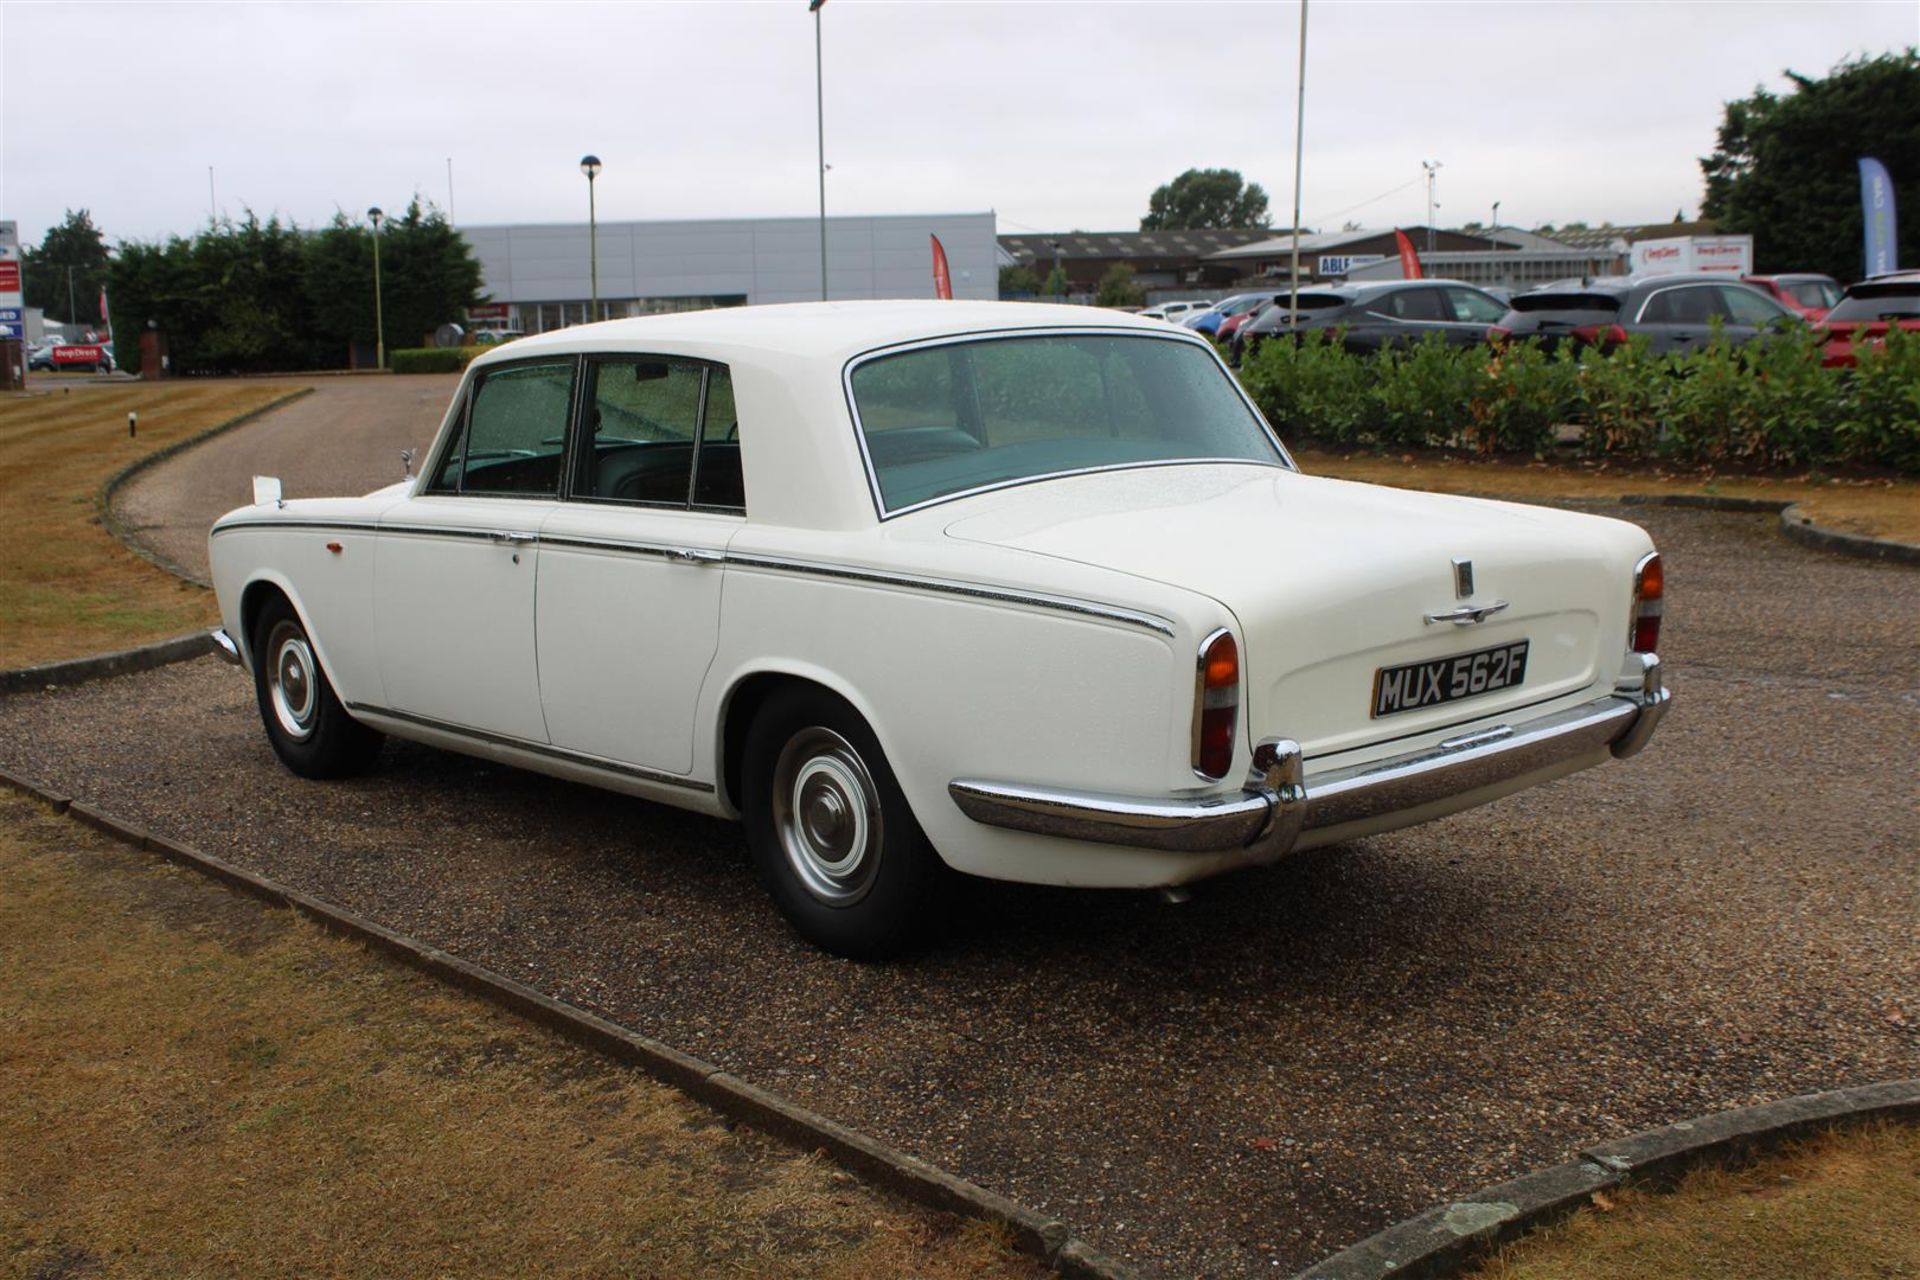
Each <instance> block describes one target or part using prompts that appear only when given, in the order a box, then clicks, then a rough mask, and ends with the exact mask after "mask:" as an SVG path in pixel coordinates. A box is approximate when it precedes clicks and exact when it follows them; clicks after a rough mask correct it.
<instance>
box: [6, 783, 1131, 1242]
mask: <svg viewBox="0 0 1920 1280" xmlns="http://www.w3.org/2000/svg"><path fill="white" fill-rule="evenodd" d="M0 786H5V787H8V788H10V789H12V790H14V791H17V792H19V793H21V794H22V795H26V796H28V797H31V798H32V799H35V800H37V801H39V802H41V803H42V804H45V805H46V806H47V807H48V808H49V809H51V810H52V811H53V812H54V813H56V814H64V815H65V816H67V817H68V818H71V819H72V820H74V821H76V822H79V823H81V824H83V825H85V826H88V827H91V828H93V829H94V830H96V831H99V832H101V833H102V834H104V835H107V836H109V837H111V838H113V839H115V840H119V841H121V842H123V843H125V844H127V845H128V846H130V847H131V848H134V849H138V850H144V851H147V852H151V853H154V854H157V855H158V856H160V857H162V858H165V859H166V860H167V861H169V862H173V863H177V864H179V865H181V866H183V867H186V868H189V869H191V870H194V871H198V872H200V873H201V874H202V875H205V876H208V877H209V878H211V879H215V880H218V881H220V882H221V883H223V884H225V885H227V886H228V887H230V888H232V889H235V890H237V891H239V892H241V893H245V894H248V895H250V896H252V897H255V898H258V899H260V900H261V901H262V902H265V903H267V904H268V905H271V906H275V907H284V908H287V909H290V910H292V911H296V912H298V913H299V914H300V915H302V916H304V917H306V918H307V919H309V920H312V921H313V922H314V923H316V924H318V925H319V926H320V927H321V928H323V929H325V930H326V931H327V932H329V933H333V934H336V935H338V936H341V937H345V938H351V939H353V940H354V941H357V942H360V943H362V944H364V945H366V946H369V947H371V948H373V949H375V950H377V951H379V952H381V953H382V954H384V955H386V956H388V957H391V958H392V959H395V960H398V961H400V962H401V963H403V964H406V965H409V966H411V967H412V968H415V969H417V970H420V971H421V972H424V973H426V974H428V975H430V976H432V977H434V978H436V979H439V980H440V981H443V982H448V983H451V984H452V985H455V986H458V987H460V988H461V989H462V990H465V991H468V992H470V993H472V994H474V995H477V996H480V997H481V998H483V999H485V1000H488V1001H490V1002H492V1003H493V1004H496V1005H499V1006H501V1007H503V1008H505V1009H507V1010H509V1011H510V1012H512V1013H515V1014H517V1015H519V1016H521V1017H524V1018H526V1019H528V1020H529V1021H532V1022H535V1023H538V1024H539V1025H541V1026H543V1027H546V1028H548V1029H549V1030H552V1031H556V1032H558V1033H559V1034H561V1035H563V1036H566V1037H567V1038H568V1039H569V1040H572V1041H573V1042H575V1043H576V1044H579V1045H581V1046H583V1047H585V1048H588V1049H591V1050H593V1051H595V1052H597V1053H601V1054H604V1055H606V1056H607V1057H610V1058H613V1059H615V1060H616V1061H620V1062H624V1063H627V1064H629V1065H631V1066H635V1067H638V1068H640V1069H641V1070H643V1071H645V1072H646V1073H647V1074H649V1075H651V1076H653V1077H654V1078H655V1079H657V1080H659V1081H661V1082H662V1083H664V1084H667V1085H670V1086H672V1087H673V1088H676V1089H679V1090H680V1091H681V1092H683V1093H686V1094H687V1095H689V1096H690V1097H692V1098H694V1099H696V1100H697V1101H699V1102H702V1103H704V1104H706V1105H707V1106H710V1107H712V1108H713V1109H714V1110H716V1111H719V1112H720V1113H721V1114H723V1115H726V1116H728V1117H730V1118H731V1119H733V1120H735V1121H737V1122H740V1123H743V1124H747V1125H750V1126H751V1127H753V1128H754V1129H756V1130H759V1131H760V1132H762V1133H765V1134H767V1135H768V1136H770V1137H773V1138H776V1139H778V1140H780V1141H782V1142H784V1143H786V1144H788V1145H789V1146H792V1147H796V1148H798V1149H800V1150H803V1151H807V1152H811V1153H813V1154H816V1155H820V1156H823V1157H825V1158H826V1159H829V1160H832V1161H833V1162H834V1163H836V1164H838V1165H840V1166H841V1167H842V1168H844V1169H846V1170H848V1171H849V1172H851V1173H854V1174H856V1175H858V1176H860V1177H863V1178H865V1179H867V1180H869V1181H871V1182H875V1183H878V1184H880V1185H881V1186H884V1187H886V1188H887V1189H889V1190H891V1191H893V1192H894V1193H896V1194H898V1195H900V1196H902V1197H904V1198H906V1199H908V1200H911V1201H913V1202H914V1203H916V1204H919V1205H922V1206H925V1207H927V1208H930V1209H936V1210H940V1211H944V1212H948V1213H954V1214H959V1215H962V1216H964V1217H969V1218H977V1219H981V1220H984V1221H987V1222H992V1223H996V1224H998V1225H1000V1226H1001V1227H1004V1228H1005V1229H1006V1230H1007V1231H1008V1232H1009V1233H1010V1234H1011V1235H1012V1238H1013V1240H1014V1242H1015V1244H1016V1246H1017V1247H1018V1248H1019V1249H1020V1250H1021V1251H1022V1252H1024V1253H1027V1254H1029V1255H1031V1256H1033V1257H1035V1258H1038V1259H1040V1260H1041V1261H1043V1262H1045V1263H1047V1264H1048V1265H1050V1266H1051V1267H1053V1268H1054V1269H1055V1270H1056V1271H1057V1272H1058V1273H1060V1274H1061V1275H1065V1276H1071V1277H1075V1278H1076V1280H1146V1273H1144V1272H1141V1271H1138V1270H1136V1269H1134V1268H1131V1267H1129V1266H1127V1265H1126V1264H1123V1263H1120V1262H1118V1261H1116V1260H1114V1259H1111V1258H1108V1257H1107V1256H1105V1255H1104V1254H1102V1253H1100V1252H1099V1251H1098V1250H1096V1249H1094V1248H1092V1247H1091V1246H1089V1245H1088V1244H1087V1243H1086V1242H1085V1241H1083V1240H1080V1239H1078V1238H1077V1237H1075V1236H1074V1235H1073V1234H1072V1232H1071V1230H1070V1229H1069V1228H1068V1227H1067V1225H1066V1224H1065V1223H1064V1222H1061V1221H1059V1220H1058V1219H1055V1218H1049V1217H1047V1216H1046V1215H1044V1214H1040V1213H1037V1212H1035V1211H1034V1210H1032V1209H1029V1208H1027V1207H1026V1206H1025V1205H1022V1204H1019V1203H1017V1202H1015V1201H1013V1200H1009V1199H1007V1198H1006V1197H1005V1196H1000V1195H996V1194H994V1193H993V1192H991V1191H988V1190H986V1189H985V1188H984V1187H980V1186H976V1185H975V1184H973V1183H971V1182H968V1181H966V1180H965V1179H963V1178H957V1177H955V1176H953V1175H952V1174H949V1173H946V1172H945V1171H943V1170H941V1169H939V1168H937V1167H935V1166H933V1165H931V1164H928V1163H927V1162H926V1161H924V1160H920V1159H917V1158H915V1157H913V1156H910V1155H907V1154H906V1153H905V1152H903V1151H898V1150H896V1149H894V1148H893V1147H890V1146H887V1145H886V1144H885V1143H882V1142H879V1141H876V1140H875V1139H873V1138H870V1137H868V1136H867V1135H865V1134H863V1133H859V1132H857V1131H855V1130H853V1129H849V1128H847V1127H846V1126H845V1125H842V1124H838V1123H836V1122H835V1121H833V1120H829V1119H828V1118H827V1117H825V1116H823V1115H820V1114H819V1113H818V1112H815V1111H810V1110H808V1109H807V1108H805V1107H802V1106H799V1105H798V1104H796V1103H794V1102H791V1101H789V1100H788V1099H786V1098H783V1097H781V1096H779V1095H778V1094H774V1093H770V1092H768V1091H766V1090H764V1089H761V1088H758V1087H757V1086H755V1085H751V1084H748V1083H747V1082H746V1081H744V1080H741V1079H739V1078H738V1077H736V1076H733V1075H730V1074H728V1073H727V1072H725V1071H722V1070H721V1069H720V1068H719V1067H718V1066H716V1065H714V1064H713V1063H710V1062H707V1061H705V1060H704V1059H701V1058H696V1057H693V1056H691V1055H689V1054H685V1053H682V1052H680V1051H679V1050H677V1049H675V1048H673V1047H672V1046H670V1045H667V1044H664V1043H662V1042H661V1041H658V1040H655V1039H652V1038H651V1037H648V1036H643V1035H641V1034H639V1033H638V1032H634V1031H629V1030H628V1029H627V1028H625V1027H622V1026H620V1025H619V1024H618V1023H615V1022H612V1021H609V1020H608V1019H606V1018H602V1017H599V1016H598V1015H596V1014H592V1013H589V1012H587V1011H586V1010H584V1009H579V1008H576V1007H574V1006H573V1005H570V1004H567V1003H566V1002H565V1001H561V1000H556V999H554V998H553V997H552V996H549V995H546V994H545V993H543V992H540V991H536V990H535V989H534V988H532V987H529V986H527V985H525V984H524V983H520V982H516V981H514V980H513V979H511V978H508V977H505V976H503V975H501V974H497V973H494V972H492V971H491V970H488V969H484V968H481V967H480V966H478V965H475V964H473V963H471V962H470V961H467V960H463V959H461V958H460V957H458V956H455V955H450V954H448V953H447V952H444V951H441V950H439V949H437V948H434V947H429V946H426V945H424V944H422V943H420V942H417V941H415V940H414V939H412V938H409V937H407V936H406V935H404V934H401V933H397V932H395V931H394V930H391V929H388V928H386V927H385V926H384V925H380V924H377V923H375V922H374V921H372V920H369V919H367V918H366V917H364V916H362V915H359V914H358V913H356V912H353V911H349V910H347V909H346V908H344V907H340V906H336V905H335V904H333V903H330V902H327V901H324V900H323V899H320V898H316V897H313V896H312V895H310V894H306V893H302V892H300V891H298V890H295V889H288V888H286V887H284V886H282V885H280V884H277V883H275V882H274V881H272V880H270V879H267V878H266V877H264V876H260V875H256V874H255V873H253V872H251V871H247V870H245V869H244V868H241V867H237V866H235V865H234V864H232V863H230V862H227V861H225V860H224V859H221V858H216V857H213V856H212V855H210V854H206V853H202V852H201V851H200V850H198V849H195V848H193V847H191V846H190V845H185V844H181V843H179V842H178V841H175V840H169V839H167V838H165V837H163V836H157V835H154V834H153V833H152V832H149V831H146V830H144V829H142V828H140V827H136V826H134V825H132V824H130V823H127V822H123V821H121V820H120V819H118V818H115V817H114V816H113V815H111V814H109V813H107V812H105V811H104V810H102V809H99V808H97V807H95V806H93V805H90V804H84V803H81V802H78V801H74V800H72V799H71V798H69V797H67V796H64V795H60V794H58V793H57V792H54V791H52V790H50V789H48V788H46V787H42V786H40V785H39V784H38V783H35V782H32V781H30V780H28V779H25V778H21V777H18V776H17V775H15V774H12V773H10V772H7V771H6V770H0Z"/></svg>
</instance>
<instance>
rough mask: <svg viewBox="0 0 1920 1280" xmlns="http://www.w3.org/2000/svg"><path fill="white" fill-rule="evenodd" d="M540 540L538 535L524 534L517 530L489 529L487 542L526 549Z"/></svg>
mask: <svg viewBox="0 0 1920 1280" xmlns="http://www.w3.org/2000/svg"><path fill="white" fill-rule="evenodd" d="M537 540H538V535H537V534H532V533H523V532H521V531H519V530H517V529H489V530H488V531H487V541H489V542H498V543H501V544H503V545H505V546H509V547H524V546H525V545H527V544H528V543H529V542H534V541H537Z"/></svg>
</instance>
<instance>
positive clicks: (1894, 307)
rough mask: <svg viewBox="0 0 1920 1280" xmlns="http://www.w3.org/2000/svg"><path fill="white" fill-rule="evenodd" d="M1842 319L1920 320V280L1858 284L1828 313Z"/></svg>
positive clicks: (1832, 316)
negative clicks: (1898, 282) (1900, 282)
mask: <svg viewBox="0 0 1920 1280" xmlns="http://www.w3.org/2000/svg"><path fill="white" fill-rule="evenodd" d="M1827 319H1829V320H1839V321H1843V322H1844V321H1848V320H1852V321H1873V320H1920V280H1916V281H1913V282H1911V283H1902V284H1857V285H1855V286H1853V288H1852V289H1851V290H1850V291H1849V294H1848V296H1847V297H1845V298H1842V299H1840V302H1839V304H1838V305H1836V306H1835V307H1834V309H1833V310H1832V311H1830V312H1828V313H1827Z"/></svg>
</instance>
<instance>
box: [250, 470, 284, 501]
mask: <svg viewBox="0 0 1920 1280" xmlns="http://www.w3.org/2000/svg"><path fill="white" fill-rule="evenodd" d="M253 505H254V506H256V507H284V506H286V505H287V504H286V501H285V500H284V499H282V498H281V496H280V477H278V476H255V477H254V478H253Z"/></svg>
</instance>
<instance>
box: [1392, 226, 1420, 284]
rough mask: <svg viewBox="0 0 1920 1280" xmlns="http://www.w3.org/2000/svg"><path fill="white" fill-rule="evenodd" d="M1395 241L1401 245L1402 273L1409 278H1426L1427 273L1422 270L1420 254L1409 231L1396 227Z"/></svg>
mask: <svg viewBox="0 0 1920 1280" xmlns="http://www.w3.org/2000/svg"><path fill="white" fill-rule="evenodd" d="M1393 242H1394V243H1395V244H1396V245H1398V246H1400V274H1401V275H1402V276H1404V277H1405V278H1406V279H1408V280H1423V279H1425V278H1426V276H1425V273H1424V272H1422V271H1421V270H1420V255H1419V254H1417V253H1415V252H1414V251H1413V241H1412V240H1410V239H1409V238H1408V237H1407V233H1406V232H1404V231H1401V230H1399V229H1398V228H1396V229H1395V230H1394V233H1393Z"/></svg>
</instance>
